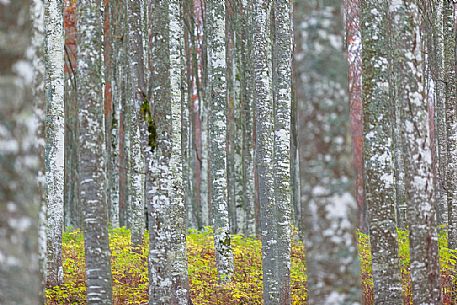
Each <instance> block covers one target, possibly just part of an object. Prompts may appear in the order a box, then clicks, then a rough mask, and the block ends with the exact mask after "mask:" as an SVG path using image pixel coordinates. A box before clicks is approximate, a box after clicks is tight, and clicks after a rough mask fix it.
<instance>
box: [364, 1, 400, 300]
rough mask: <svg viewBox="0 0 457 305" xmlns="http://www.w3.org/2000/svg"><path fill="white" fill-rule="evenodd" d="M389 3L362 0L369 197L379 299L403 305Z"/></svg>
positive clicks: (366, 164)
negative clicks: (391, 95) (397, 232)
mask: <svg viewBox="0 0 457 305" xmlns="http://www.w3.org/2000/svg"><path fill="white" fill-rule="evenodd" d="M388 6H389V5H388V3H387V2H385V1H379V0H368V1H364V2H363V3H362V7H361V24H362V45H363V49H362V65H363V67H364V69H363V71H362V81H363V83H362V94H363V101H364V102H363V103H364V104H363V109H364V115H363V121H364V159H365V177H366V185H365V190H366V202H367V206H368V209H369V210H368V211H369V213H368V214H369V231H370V242H371V251H372V255H373V280H374V293H375V295H374V296H375V304H389V305H390V304H392V305H393V304H402V293H401V277H400V268H399V259H398V245H397V241H396V238H397V234H396V229H395V214H394V210H395V181H394V163H393V156H392V148H393V147H392V141H393V134H392V126H393V122H392V121H391V112H392V109H393V107H394V105H393V103H392V100H391V99H390V96H389V94H390V93H389V91H390V90H391V88H390V87H389V83H388V81H389V71H388V63H389V54H388V52H389V35H390V33H388V31H387V25H388V22H387V21H388V20H387V13H388Z"/></svg>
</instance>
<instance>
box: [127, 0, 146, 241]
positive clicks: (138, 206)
mask: <svg viewBox="0 0 457 305" xmlns="http://www.w3.org/2000/svg"><path fill="white" fill-rule="evenodd" d="M126 11H127V12H128V13H127V14H128V17H127V18H128V34H127V35H128V48H127V49H128V50H129V52H128V63H129V73H130V77H129V82H130V84H129V89H130V92H129V93H128V97H129V101H130V103H129V105H128V119H129V139H130V154H129V156H130V158H129V179H130V180H129V181H130V183H129V195H130V196H129V209H128V224H129V227H130V230H131V234H132V244H133V246H138V245H141V243H142V241H143V233H144V224H145V221H144V157H143V151H142V149H141V143H140V137H141V135H140V127H139V122H138V120H139V115H140V107H141V105H142V104H143V102H144V96H145V93H144V92H145V91H144V59H143V57H144V55H143V38H142V27H141V26H142V21H141V20H142V16H141V6H140V2H139V1H137V0H128V1H127V10H126Z"/></svg>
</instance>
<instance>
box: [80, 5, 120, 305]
mask: <svg viewBox="0 0 457 305" xmlns="http://www.w3.org/2000/svg"><path fill="white" fill-rule="evenodd" d="M100 7H101V3H100V0H81V1H80V2H79V3H78V41H79V45H78V70H77V80H78V81H77V85H78V87H77V94H78V101H79V109H80V112H79V124H80V137H79V140H80V146H79V157H80V164H79V172H80V182H79V184H80V191H81V203H82V206H83V210H84V241H85V253H86V285H87V290H86V294H87V303H88V304H89V305H90V304H106V305H110V304H112V282H111V281H112V279H111V262H110V256H111V255H110V250H109V243H108V207H107V204H106V177H105V175H104V170H105V162H106V160H105V153H104V149H103V147H104V145H105V140H104V128H103V119H104V118H103V92H102V86H100V84H99V83H100V79H101V73H100V71H101V65H102V54H101V52H100V50H101V48H100V43H101V37H102V19H101V15H100Z"/></svg>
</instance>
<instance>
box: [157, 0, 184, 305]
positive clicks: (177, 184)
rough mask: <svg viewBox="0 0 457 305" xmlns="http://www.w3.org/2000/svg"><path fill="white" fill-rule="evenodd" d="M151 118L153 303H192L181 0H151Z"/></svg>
mask: <svg viewBox="0 0 457 305" xmlns="http://www.w3.org/2000/svg"><path fill="white" fill-rule="evenodd" d="M149 5H150V6H149V9H148V11H149V12H150V14H151V16H150V18H149V20H150V21H151V22H150V33H152V35H151V36H150V38H151V40H150V41H149V45H150V58H149V63H150V65H151V72H152V74H151V84H153V88H152V90H151V92H152V99H151V100H153V101H154V104H153V105H150V106H151V107H150V110H151V119H152V120H149V122H148V125H149V126H150V127H149V132H151V131H154V132H153V133H152V134H153V135H154V134H155V135H156V137H154V136H153V137H149V139H148V142H149V144H150V146H151V147H154V151H153V153H152V160H151V161H152V162H148V166H149V171H148V182H149V183H151V184H152V186H149V187H148V196H151V198H152V201H151V200H148V201H149V202H148V213H149V232H150V235H149V236H150V240H149V281H150V282H149V304H151V305H152V304H163V305H165V304H173V305H175V304H179V305H181V304H182V305H184V304H191V301H190V296H189V282H188V275H187V258H186V239H185V237H186V212H185V205H184V197H183V196H184V195H183V183H182V181H183V177H182V161H183V160H182V154H181V148H182V138H181V136H182V125H181V122H182V121H181V120H182V117H181V110H182V109H181V108H182V105H181V103H182V90H181V86H182V81H185V80H183V79H182V69H183V63H184V62H183V61H182V56H184V54H182V53H181V52H182V51H183V48H182V44H183V38H184V37H183V24H182V15H181V12H182V7H181V2H180V1H179V0H166V1H157V0H152V1H150V2H149Z"/></svg>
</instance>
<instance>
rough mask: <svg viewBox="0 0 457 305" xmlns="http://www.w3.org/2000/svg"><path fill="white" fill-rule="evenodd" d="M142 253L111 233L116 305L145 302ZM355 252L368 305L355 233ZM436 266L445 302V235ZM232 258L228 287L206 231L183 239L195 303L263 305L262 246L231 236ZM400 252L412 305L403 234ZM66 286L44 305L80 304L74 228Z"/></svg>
mask: <svg viewBox="0 0 457 305" xmlns="http://www.w3.org/2000/svg"><path fill="white" fill-rule="evenodd" d="M144 240H145V242H144V244H143V246H142V247H141V249H132V246H131V243H130V232H129V231H128V230H127V229H125V228H120V229H114V230H111V232H110V247H111V254H112V261H111V263H112V272H113V298H114V304H116V305H127V304H147V301H148V295H147V292H148V289H147V286H148V267H147V254H148V252H147V249H148V237H147V236H145V239H144ZM358 240H359V245H358V247H359V254H360V258H361V269H362V276H361V279H362V289H363V298H364V304H366V305H369V304H373V280H372V278H371V254H370V246H369V240H368V236H366V235H364V234H361V233H359V234H358ZM439 241H440V264H441V272H442V285H443V287H444V292H445V298H444V301H445V302H444V304H451V302H450V300H449V296H450V289H451V288H452V285H451V284H452V282H453V280H452V276H451V271H452V269H453V267H454V265H455V263H456V259H455V258H456V255H455V253H454V252H452V251H450V250H448V249H447V248H446V247H445V245H446V243H447V242H446V236H445V234H444V233H443V234H440V239H439ZM232 246H233V252H234V255H235V273H234V277H233V281H232V282H231V283H230V284H226V285H219V284H218V282H217V271H216V266H215V259H214V249H213V237H212V231H211V229H210V228H207V229H206V230H204V231H203V232H198V231H194V230H191V231H190V232H189V234H188V236H187V251H188V252H187V254H188V261H189V279H190V286H191V296H192V300H193V303H194V304H195V305H219V304H221V305H222V304H223V305H235V304H249V305H255V304H262V269H261V244H260V241H259V240H257V239H254V238H246V237H243V236H241V235H233V236H232ZM399 254H400V258H401V271H402V278H403V290H404V298H405V303H404V304H411V281H410V276H409V267H408V266H409V241H408V232H407V231H399ZM63 255H64V272H65V283H64V284H63V285H61V286H56V287H53V288H51V289H48V290H47V291H46V295H47V299H48V302H47V304H48V305H56V304H59V305H60V304H65V305H67V304H78V305H80V304H81V305H83V304H86V302H85V292H86V291H85V283H84V281H85V274H84V269H85V268H84V239H83V236H82V234H81V233H80V232H79V231H78V230H69V231H68V232H66V233H65V234H64V237H63ZM304 260H305V258H304V250H303V244H302V243H301V242H300V241H299V238H298V237H297V234H294V238H293V245H292V265H291V289H292V300H293V301H292V303H293V304H305V300H306V276H305V263H304Z"/></svg>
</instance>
